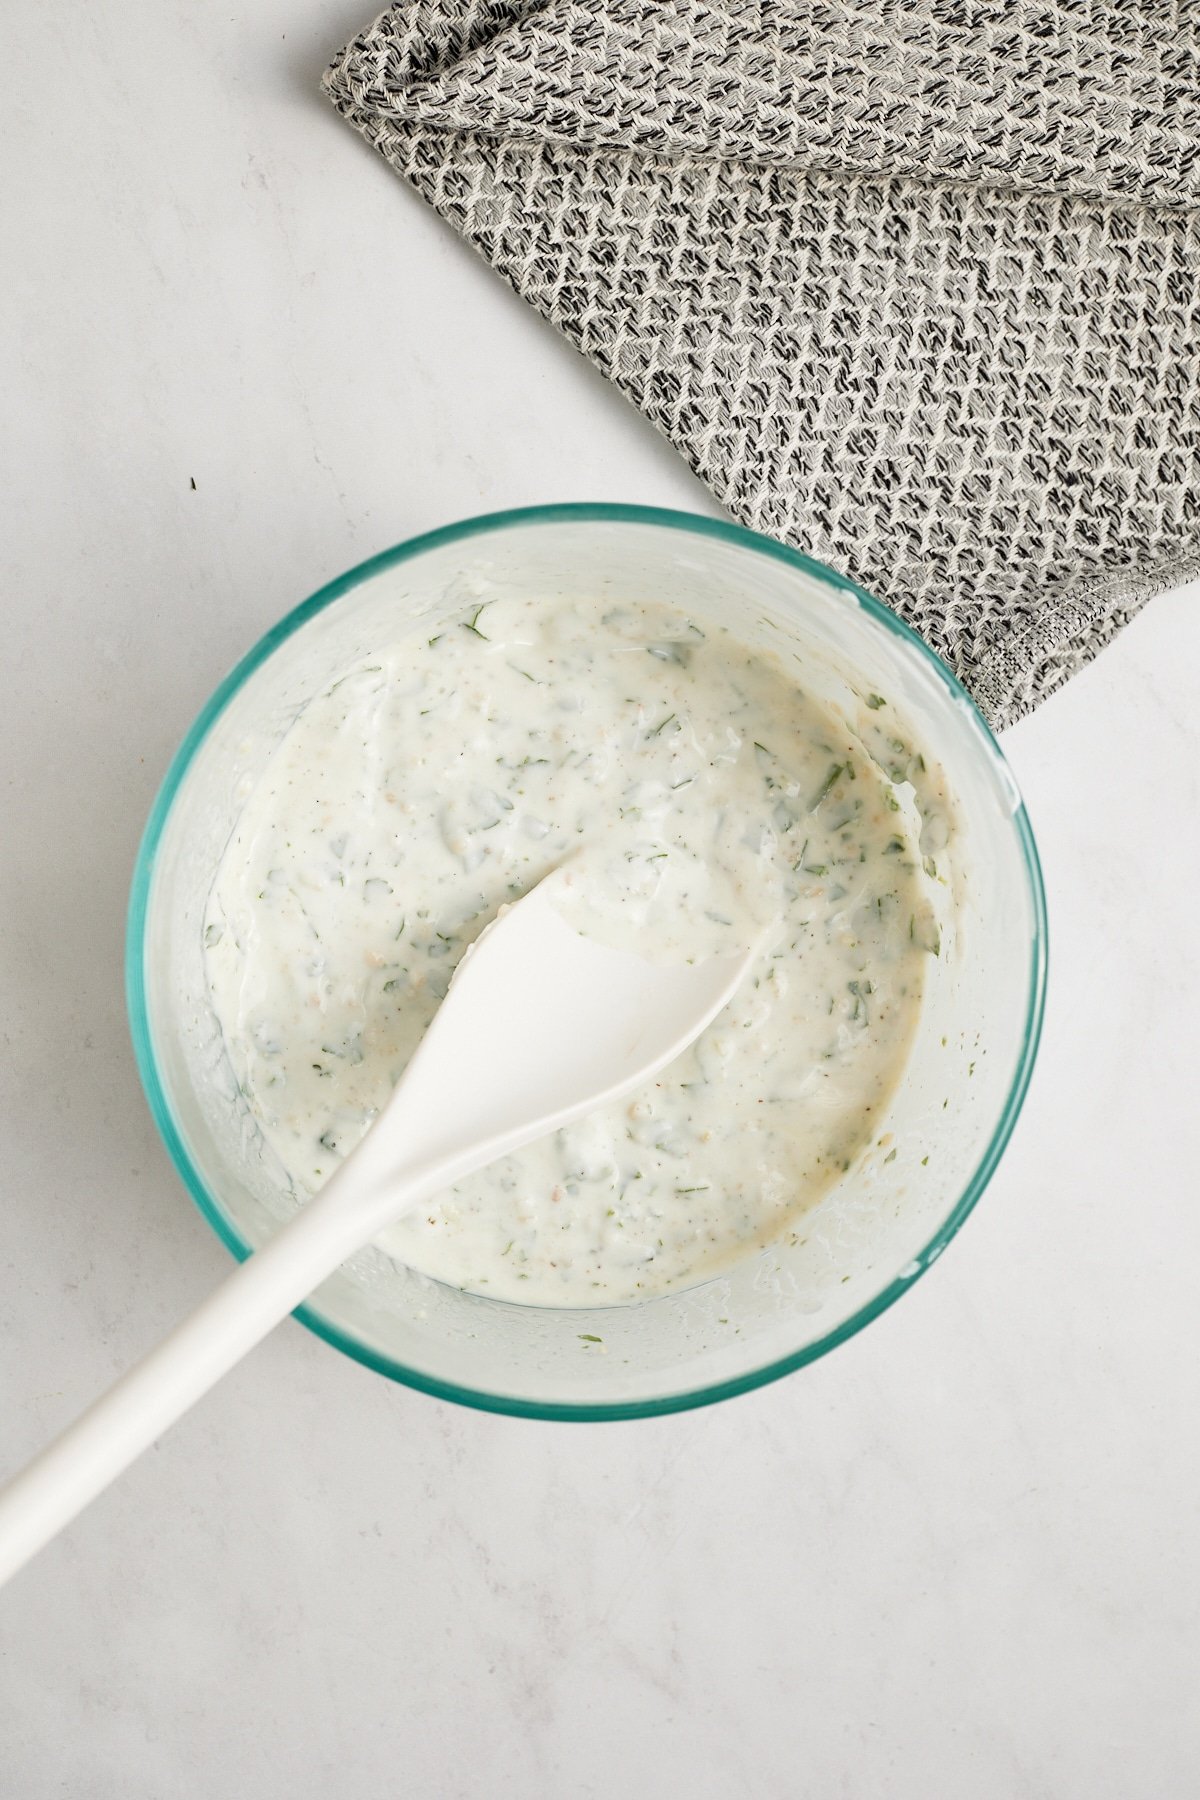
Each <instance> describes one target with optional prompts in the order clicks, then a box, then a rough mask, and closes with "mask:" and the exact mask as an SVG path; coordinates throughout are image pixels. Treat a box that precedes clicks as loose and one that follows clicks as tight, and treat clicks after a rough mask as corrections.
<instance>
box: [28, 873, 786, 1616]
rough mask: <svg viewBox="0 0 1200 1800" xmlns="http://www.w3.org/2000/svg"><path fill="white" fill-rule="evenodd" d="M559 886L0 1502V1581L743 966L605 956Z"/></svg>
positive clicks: (727, 985) (494, 931)
mask: <svg viewBox="0 0 1200 1800" xmlns="http://www.w3.org/2000/svg"><path fill="white" fill-rule="evenodd" d="M554 881H555V877H554V876H550V877H548V878H547V880H546V881H544V882H542V883H541V884H540V885H539V886H538V887H536V888H534V889H533V891H532V892H531V893H529V894H527V895H526V897H525V898H524V899H523V900H519V901H518V902H517V903H516V905H514V906H511V907H508V908H506V909H505V910H504V911H503V912H501V914H500V915H499V917H498V918H496V919H495V920H494V921H493V922H492V924H490V925H489V926H488V927H487V929H486V930H485V931H484V932H483V933H482V935H481V936H480V937H479V938H478V939H477V940H476V942H475V944H474V945H473V946H472V948H471V949H470V950H469V951H468V952H467V955H466V956H465V957H464V958H463V961H462V962H461V963H460V965H459V967H458V969H457V971H456V973H455V976H454V980H453V981H452V983H451V985H450V989H449V992H448V993H447V995H446V998H445V1000H444V1001H443V1002H442V1005H441V1007H440V1009H439V1010H438V1012H437V1014H436V1016H435V1017H434V1020H433V1023H432V1025H431V1026H430V1028H429V1030H428V1032H427V1033H426V1035H425V1037H424V1039H423V1040H422V1042H421V1044H420V1046H419V1047H418V1049H417V1052H416V1054H415V1055H414V1056H413V1058H412V1060H411V1062H410V1063H409V1065H408V1068H407V1069H406V1070H405V1073H404V1075H403V1077H402V1079H401V1080H400V1082H399V1083H398V1084H397V1086H396V1089H395V1091H394V1093H393V1095H392V1098H391V1100H390V1101H389V1102H388V1104H387V1106H386V1107H385V1109H384V1110H383V1112H382V1113H381V1114H380V1115H379V1117H378V1119H376V1121H375V1123H374V1124H373V1125H372V1127H371V1129H370V1131H369V1132H368V1133H367V1135H366V1137H365V1138H364V1139H363V1141H362V1143H361V1144H360V1145H359V1146H358V1148H357V1149H356V1150H354V1151H353V1152H352V1154H351V1155H350V1156H348V1157H347V1158H346V1161H345V1162H344V1163H343V1164H342V1165H341V1167H340V1168H339V1169H338V1170H337V1171H336V1173H335V1174H334V1175H333V1176H332V1177H331V1178H330V1180H329V1181H328V1182H327V1183H326V1185H325V1186H324V1187H323V1188H322V1189H321V1191H320V1193H319V1194H317V1196H316V1197H315V1198H314V1199H313V1200H311V1201H310V1202H309V1204H308V1205H307V1206H306V1207H305V1208H304V1210H303V1211H302V1212H300V1213H298V1214H297V1216H296V1217H295V1218H294V1219H293V1220H291V1221H290V1223H289V1224H287V1225H286V1226H285V1227H284V1228H283V1229H282V1230H281V1231H280V1232H279V1233H278V1235H277V1236H276V1237H274V1238H272V1239H271V1240H270V1242H269V1243H267V1244H265V1245H264V1246H263V1247H262V1249H260V1250H257V1251H255V1253H254V1254H253V1255H252V1256H250V1257H249V1258H248V1259H247V1260H246V1261H245V1262H244V1263H242V1264H241V1265H240V1267H239V1268H237V1269H235V1270H234V1272H233V1273H232V1274H231V1275H230V1276H229V1277H228V1279H227V1280H226V1281H224V1282H223V1283H222V1285H221V1286H220V1287H219V1288H218V1289H217V1291H216V1292H215V1293H214V1294H213V1295H211V1297H210V1298H209V1299H208V1300H206V1301H205V1302H204V1303H203V1305H201V1306H200V1307H199V1308H198V1309H197V1310H196V1311H195V1312H194V1313H193V1314H192V1315H191V1317H190V1318H188V1319H185V1320H184V1322H183V1323H182V1324H181V1325H179V1326H177V1327H176V1328H175V1330H174V1331H173V1332H172V1333H171V1335H170V1336H169V1337H168V1338H166V1339H165V1340H164V1341H163V1343H161V1344H160V1345H159V1346H158V1348H157V1349H156V1350H152V1351H151V1352H150V1354H149V1355H148V1356H147V1357H145V1358H144V1359H143V1361H142V1362H140V1363H138V1364H137V1365H136V1366H135V1367H134V1368H133V1369H131V1370H130V1371H129V1373H128V1374H127V1375H124V1376H122V1377H121V1379H120V1380H119V1381H118V1382H117V1383H116V1385H115V1386H114V1387H112V1388H110V1389H109V1391H108V1393H107V1394H104V1395H102V1396H101V1398H100V1399H99V1400H97V1401H96V1402H95V1403H94V1404H93V1405H92V1406H91V1407H90V1408H89V1410H88V1411H87V1412H86V1413H84V1415H83V1417H82V1418H81V1419H79V1420H77V1422H76V1423H75V1424H74V1425H72V1426H71V1427H70V1428H69V1429H68V1430H67V1431H65V1432H64V1433H63V1435H62V1436H61V1437H60V1438H58V1439H57V1440H56V1442H54V1443H53V1444H51V1445H50V1447H49V1448H48V1449H46V1450H44V1451H43V1452H42V1453H41V1455H40V1456H39V1457H37V1458H36V1460H35V1461H34V1462H32V1463H31V1464H30V1465H29V1467H28V1468H27V1469H25V1470H24V1471H23V1472H22V1473H21V1474H20V1475H18V1476H17V1477H16V1478H15V1479H14V1480H13V1481H12V1482H11V1483H10V1485H9V1486H8V1487H7V1488H6V1489H5V1490H4V1491H3V1493H0V1582H2V1581H5V1580H7V1578H8V1577H9V1576H10V1575H11V1574H13V1573H14V1571H15V1570H17V1569H19V1568H20V1567H21V1565H22V1564H23V1563H24V1562H26V1561H27V1559H28V1558H29V1557H31V1556H32V1555H33V1554H34V1553H35V1552H36V1551H37V1550H39V1549H41V1547H42V1545H43V1544H45V1543H47V1542H48V1541H49V1539H50V1538H52V1537H53V1536H54V1535H55V1534H56V1532H58V1531H60V1530H61V1529H62V1527H63V1526H64V1525H66V1524H67V1523H68V1522H69V1521H70V1520H71V1519H73V1518H74V1517H75V1515H76V1513H78V1512H79V1511H81V1509H82V1508H83V1507H84V1506H86V1505H87V1503H88V1501H89V1500H92V1499H94V1498H95V1496H96V1495H97V1494H98V1493H100V1492H101V1490H102V1489H103V1488H105V1487H107V1485H108V1483H109V1482H110V1481H112V1480H113V1479H114V1478H115V1477H116V1476H117V1475H119V1474H120V1473H121V1471H122V1470H123V1469H125V1468H127V1467H128V1465H129V1464H130V1463H131V1462H132V1461H133V1460H134V1458H135V1457H136V1456H139V1455H140V1454H141V1452H142V1451H143V1450H145V1449H147V1448H148V1446H149V1445H150V1444H152V1443H153V1442H154V1440H155V1438H157V1437H159V1436H160V1435H161V1434H162V1432H164V1431H165V1430H166V1428H167V1426H168V1425H171V1424H173V1423H174V1422H175V1420H176V1419H178V1418H179V1417H180V1416H181V1414H183V1413H184V1412H186V1411H187V1409H188V1407H189V1406H191V1405H192V1404H193V1402H194V1401H196V1400H198V1399H199V1398H200V1396H201V1395H202V1394H203V1393H205V1392H207V1390H208V1389H209V1388H210V1387H211V1386H212V1385H213V1383H214V1382H215V1381H217V1380H218V1379H219V1378H220V1377H221V1376H222V1375H224V1374H225V1372H226V1370H228V1369H230V1368H232V1367H233V1365H234V1363H236V1362H238V1361H239V1360H240V1358H241V1357H243V1356H244V1355H245V1354H246V1352H247V1351H248V1350H250V1349H251V1348H253V1346H254V1345H255V1344H257V1343H258V1341H259V1339H260V1338H263V1337H265V1336H266V1334H267V1332H268V1331H270V1329H271V1327H272V1326H273V1325H276V1324H278V1323H279V1321H280V1320H281V1319H283V1318H285V1317H286V1316H287V1314H288V1313H289V1312H291V1311H292V1309H293V1307H296V1306H298V1305H299V1304H300V1302H301V1301H302V1300H304V1299H305V1298H306V1297H307V1296H308V1295H309V1294H310V1293H311V1292H312V1290H313V1289H314V1288H315V1287H317V1286H319V1284H320V1283H321V1282H322V1281H324V1280H325V1278H326V1277H327V1276H328V1275H330V1274H332V1272H333V1271H334V1269H336V1268H337V1266H338V1264H339V1263H341V1262H343V1261H344V1260H345V1259H346V1257H348V1256H349V1255H351V1254H352V1252H353V1251H355V1250H358V1249H360V1248H361V1246H362V1245H364V1244H366V1243H368V1242H369V1241H370V1240H371V1239H372V1238H373V1237H375V1236H376V1234H377V1233H378V1232H380V1231H381V1230H382V1229H383V1228H384V1227H385V1226H387V1225H389V1224H390V1223H391V1222H392V1221H393V1220H394V1219H396V1218H398V1217H399V1215H400V1214H401V1213H403V1212H406V1211H407V1210H408V1209H409V1208H410V1207H413V1206H417V1205H419V1204H420V1203H421V1201H422V1200H426V1199H428V1198H429V1196H430V1195H431V1194H434V1193H436V1192H438V1191H439V1190H440V1189H442V1188H445V1187H448V1186H449V1185H450V1184H451V1183H452V1182H454V1181H458V1180H459V1179H461V1177H462V1176H464V1175H468V1174H470V1173H471V1172H472V1171H473V1170H475V1169H480V1168H482V1167H484V1165H485V1164H487V1163H490V1162H494V1161H495V1160H496V1158H497V1157H499V1156H504V1155H507V1154H508V1152H509V1151H512V1150H517V1149H519V1148H520V1146H521V1145H522V1144H528V1143H530V1142H532V1140H533V1139H534V1138H539V1137H544V1136H545V1135H546V1134H547V1133H548V1132H551V1131H555V1130H557V1128H558V1127H559V1126H560V1125H566V1124H569V1123H570V1121H571V1120H572V1119H576V1118H578V1117H579V1116H580V1115H581V1114H583V1113H586V1112H591V1111H592V1110H593V1109H594V1108H596V1107H598V1106H601V1105H603V1104H604V1103H605V1102H607V1101H611V1100H615V1099H618V1098H620V1096H621V1095H622V1094H625V1093H628V1092H629V1090H630V1089H631V1088H634V1087H636V1086H637V1085H638V1083H639V1082H641V1081H644V1080H645V1079H646V1078H647V1077H648V1076H650V1075H652V1074H653V1073H654V1072H655V1071H656V1070H657V1069H661V1068H662V1067H663V1065H664V1064H665V1063H668V1062H670V1061H671V1059H672V1058H673V1057H675V1056H677V1055H678V1054H679V1052H680V1051H681V1050H683V1049H685V1048H686V1046H687V1045H688V1044H690V1043H691V1041H692V1039H693V1038H695V1037H697V1036H698V1035H699V1033H700V1032H701V1031H703V1029H704V1027H705V1026H706V1025H707V1024H708V1023H709V1022H710V1020H711V1019H713V1018H714V1017H715V1015H716V1014H717V1013H718V1012H719V1011H720V1009H721V1008H722V1007H723V1006H724V1005H725V1003H726V1001H727V1000H728V999H729V998H730V996H731V995H732V993H733V991H734V989H735V988H736V987H737V985H738V983H739V981H740V980H741V979H742V976H743V975H744V974H745V972H746V969H747V968H748V966H749V964H750V962H751V961H752V959H753V951H752V950H749V951H747V952H746V953H745V954H743V955H740V956H737V957H729V958H711V959H709V960H707V961H703V962H696V963H691V964H666V963H654V962H647V961H646V960H644V959H643V958H642V957H639V956H636V955H633V954H631V953H630V952H628V951H625V950H614V949H610V948H608V947H607V946H606V945H603V944H600V943H597V942H595V941H594V940H592V939H590V938H585V937H581V936H580V935H579V934H578V933H577V932H576V931H575V930H574V929H573V928H572V926H571V925H570V924H569V923H568V922H567V921H566V920H565V919H564V918H563V917H562V915H561V914H560V913H559V912H558V911H557V910H556V909H555V907H554V905H553V903H552V899H551V894H550V892H549V891H548V890H550V889H552V886H553V883H554Z"/></svg>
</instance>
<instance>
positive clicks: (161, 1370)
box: [0, 1159, 418, 1583]
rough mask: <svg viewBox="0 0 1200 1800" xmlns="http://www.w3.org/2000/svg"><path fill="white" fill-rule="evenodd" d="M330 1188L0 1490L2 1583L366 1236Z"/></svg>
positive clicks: (398, 1198)
mask: <svg viewBox="0 0 1200 1800" xmlns="http://www.w3.org/2000/svg"><path fill="white" fill-rule="evenodd" d="M351 1160H352V1159H351ZM344 1168H347V1169H348V1168H349V1162H347V1164H346V1165H344ZM341 1173H342V1171H339V1175H340V1174H341ZM338 1186H340V1182H339V1180H338V1176H335V1177H334V1179H333V1180H332V1181H331V1182H330V1183H329V1184H328V1186H327V1187H326V1188H324V1189H323V1190H322V1192H321V1193H320V1194H319V1195H318V1196H317V1198H316V1199H314V1200H313V1201H311V1202H310V1203H309V1205H308V1206H306V1207H305V1209H304V1210H303V1212H300V1213H298V1214H297V1215H296V1217H295V1218H294V1219H292V1220H290V1221H289V1222H288V1224H287V1225H286V1226H284V1228H283V1230H282V1231H280V1232H279V1233H278V1235H277V1236H275V1237H273V1238H272V1239H271V1240H270V1241H269V1242H268V1243H266V1244H264V1245H263V1247H262V1249H261V1250H257V1251H255V1253H254V1254H253V1256H250V1257H248V1258H247V1260H246V1261H245V1262H244V1263H242V1264H241V1265H240V1267H238V1268H236V1269H235V1270H234V1272H233V1274H232V1275H230V1276H228V1277H227V1279H226V1280H225V1281H223V1282H222V1283H221V1285H220V1287H219V1288H217V1290H216V1291H215V1293H213V1294H210V1295H209V1297H208V1299H207V1300H205V1301H203V1302H202V1304H201V1305H200V1306H198V1307H197V1308H196V1310H195V1312H194V1313H192V1314H191V1316H190V1317H189V1318H187V1319H185V1320H184V1321H183V1323H182V1324H181V1325H177V1326H176V1327H175V1329H174V1331H172V1332H171V1334H170V1336H169V1337H166V1338H164V1339H163V1341H162V1343H161V1344H159V1345H158V1346H157V1348H156V1349H154V1350H151V1351H150V1353H149V1355H148V1356H145V1357H143V1359H142V1361H141V1362H139V1363H137V1364H135V1366H134V1367H133V1368H132V1369H130V1370H129V1372H128V1374H126V1375H122V1376H121V1378H120V1379H119V1380H118V1381H117V1382H116V1384H115V1386H113V1387H111V1388H110V1389H109V1390H108V1392H107V1393H106V1394H102V1395H101V1397H100V1398H99V1399H98V1400H96V1401H95V1402H94V1403H93V1404H92V1405H91V1406H90V1407H89V1408H88V1410H87V1411H86V1412H85V1413H84V1414H83V1416H82V1417H81V1418H79V1419H77V1420H76V1422H75V1423H74V1424H73V1425H71V1426H68V1428H67V1430H66V1431H64V1432H63V1434H62V1436H61V1437H59V1438H56V1439H55V1441H54V1442H53V1443H52V1444H50V1445H49V1446H48V1447H47V1448H46V1449H45V1450H43V1451H42V1452H41V1454H40V1455H39V1456H37V1457H36V1458H35V1459H34V1461H33V1462H31V1463H30V1464H29V1466H28V1468H26V1469H23V1470H22V1472H21V1473H20V1474H19V1475H17V1476H16V1477H15V1478H14V1479H13V1480H12V1481H11V1482H10V1483H9V1485H8V1486H7V1487H6V1488H5V1489H4V1490H3V1492H0V1583H3V1582H5V1581H7V1579H8V1577H9V1576H10V1575H13V1574H15V1573H16V1571H17V1570H18V1569H19V1568H21V1566H22V1565H23V1564H24V1563H25V1562H27V1561H28V1560H29V1558H30V1557H31V1556H33V1555H34V1554H35V1553H36V1552H37V1551H38V1550H40V1549H41V1548H42V1546H43V1545H44V1544H47V1543H49V1541H50V1539H51V1538H52V1537H54V1536H55V1534H56V1533H57V1532H59V1531H61V1530H62V1528H63V1526H64V1525H67V1524H69V1523H70V1521H71V1520H72V1519H73V1518H74V1517H75V1515H76V1514H77V1513H79V1512H81V1511H82V1510H83V1508H84V1507H85V1506H86V1505H87V1504H88V1502H89V1501H90V1500H94V1499H95V1497H96V1495H97V1494H99V1493H100V1492H101V1491H102V1490H103V1489H104V1488H106V1487H107V1486H108V1484H109V1482H110V1481H113V1480H115V1478H116V1477H117V1476H118V1475H119V1474H120V1473H121V1472H122V1470H123V1469H126V1468H128V1466H129V1464H130V1463H131V1462H133V1461H134V1459H135V1458H136V1457H138V1456H140V1455H141V1453H142V1451H143V1450H146V1449H148V1448H149V1446H150V1445H151V1444H152V1443H153V1442H154V1440H155V1439H156V1438H158V1437H161V1435H162V1433H163V1432H164V1431H165V1430H166V1429H167V1427H168V1426H169V1425H173V1424H174V1423H175V1421H176V1419H178V1418H180V1417H181V1416H182V1415H183V1414H184V1413H185V1412H186V1411H187V1410H188V1408H189V1407H190V1406H192V1405H193V1404H194V1403H195V1402H196V1401H197V1400H199V1399H200V1397H201V1395H202V1394H205V1393H207V1392H208V1390H209V1388H210V1387H212V1386H213V1384H214V1382H216V1381H219V1380H220V1378H221V1376H222V1375H224V1374H225V1373H226V1372H227V1370H229V1369H231V1368H232V1367H233V1365H234V1363H236V1362H237V1361H239V1359H240V1358H241V1357H243V1356H244V1355H245V1354H246V1352H247V1351H248V1350H251V1349H253V1347H254V1345H255V1344H257V1343H258V1342H259V1340H260V1339H261V1338H264V1337H265V1336H266V1335H267V1333H268V1332H269V1331H270V1330H271V1328H272V1326H274V1325H277V1324H278V1323H279V1321H280V1320H281V1319H283V1318H286V1316H287V1315H288V1313H290V1312H291V1311H292V1310H293V1309H294V1308H295V1307H297V1306H298V1305H299V1304H300V1302H301V1301H302V1300H303V1299H305V1298H306V1296H307V1295H308V1294H310V1293H311V1292H312V1290H313V1288H315V1287H317V1286H318V1285H319V1284H320V1282H322V1281H323V1280H324V1279H325V1277H326V1276H327V1275H329V1274H331V1273H332V1271H333V1270H334V1269H335V1268H336V1267H337V1265H338V1263H339V1262H341V1261H342V1260H343V1259H344V1258H345V1257H346V1256H349V1255H350V1254H351V1253H352V1252H353V1251H354V1250H356V1249H357V1248H358V1247H359V1246H360V1245H361V1244H362V1243H363V1242H364V1240H365V1238H366V1237H367V1236H369V1234H370V1227H369V1226H367V1227H366V1228H365V1229H364V1228H363V1223H362V1219H361V1215H360V1213H359V1211H358V1209H357V1208H355V1207H354V1206H353V1205H351V1206H350V1207H349V1208H347V1207H346V1206H345V1199H344V1197H343V1199H342V1201H341V1203H340V1204H339V1201H338V1197H337V1195H336V1191H335V1190H336V1188H337V1187H338ZM417 1197H418V1196H417V1192H411V1193H409V1194H408V1195H405V1194H403V1193H402V1192H401V1191H399V1190H398V1189H393V1190H392V1194H391V1196H390V1199H391V1203H392V1205H394V1207H395V1210H396V1212H397V1213H399V1212H400V1211H401V1210H403V1206H404V1204H405V1200H406V1199H407V1200H408V1202H409V1203H410V1204H411V1203H412V1201H413V1200H414V1199H416V1198H417Z"/></svg>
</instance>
